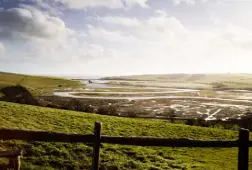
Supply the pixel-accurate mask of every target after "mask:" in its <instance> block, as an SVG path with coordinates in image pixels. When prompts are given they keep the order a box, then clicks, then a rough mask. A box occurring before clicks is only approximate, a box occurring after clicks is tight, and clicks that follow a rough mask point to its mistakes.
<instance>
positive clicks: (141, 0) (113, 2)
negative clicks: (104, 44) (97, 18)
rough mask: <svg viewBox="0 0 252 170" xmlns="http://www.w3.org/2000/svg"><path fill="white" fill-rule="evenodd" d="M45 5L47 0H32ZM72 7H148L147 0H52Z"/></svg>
mask: <svg viewBox="0 0 252 170" xmlns="http://www.w3.org/2000/svg"><path fill="white" fill-rule="evenodd" d="M33 1H36V2H38V3H40V4H41V5H43V6H45V4H46V2H48V1H47V0H33ZM53 1H54V2H59V3H62V4H64V5H66V6H67V7H69V8H73V9H83V8H87V7H107V8H112V9H113V8H125V7H126V8H127V7H133V6H135V5H139V6H141V7H144V8H146V7H148V5H147V1H148V0H53Z"/></svg>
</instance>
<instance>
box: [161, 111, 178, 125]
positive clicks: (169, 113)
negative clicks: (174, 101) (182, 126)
mask: <svg viewBox="0 0 252 170" xmlns="http://www.w3.org/2000/svg"><path fill="white" fill-rule="evenodd" d="M163 114H164V116H167V118H168V119H170V120H171V123H174V121H175V117H176V112H175V110H174V109H172V108H165V109H164V113H163Z"/></svg>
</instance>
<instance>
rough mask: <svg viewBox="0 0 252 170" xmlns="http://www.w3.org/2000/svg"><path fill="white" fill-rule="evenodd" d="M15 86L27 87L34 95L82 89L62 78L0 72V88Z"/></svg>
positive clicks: (79, 84) (74, 82)
mask: <svg viewBox="0 0 252 170" xmlns="http://www.w3.org/2000/svg"><path fill="white" fill-rule="evenodd" d="M17 84H18V85H22V86H25V87H27V88H28V89H29V90H30V91H31V92H32V93H33V94H35V95H40V94H44V93H49V92H51V91H52V90H53V89H55V88H77V87H83V84H81V83H80V82H79V81H73V80H68V79H63V78H56V77H43V76H30V75H22V74H14V73H4V72H0V88H3V87H6V86H9V85H17Z"/></svg>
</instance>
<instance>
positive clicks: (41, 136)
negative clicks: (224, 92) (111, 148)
mask: <svg viewBox="0 0 252 170" xmlns="http://www.w3.org/2000/svg"><path fill="white" fill-rule="evenodd" d="M101 128H102V123H100V122H96V123H95V129H94V133H93V134H84V135H82V134H66V133H56V132H46V131H28V130H11V129H0V139H1V140H24V141H43V142H71V143H72V142H74V143H92V144H93V156H92V170H98V169H99V162H100V146H101V143H107V144H119V145H135V146H161V147H200V148H233V147H238V162H237V163H238V170H248V169H249V147H251V146H252V141H250V140H249V130H247V129H243V128H242V129H240V130H239V139H237V140H192V139H187V138H178V139H171V138H157V137H120V136H105V135H101Z"/></svg>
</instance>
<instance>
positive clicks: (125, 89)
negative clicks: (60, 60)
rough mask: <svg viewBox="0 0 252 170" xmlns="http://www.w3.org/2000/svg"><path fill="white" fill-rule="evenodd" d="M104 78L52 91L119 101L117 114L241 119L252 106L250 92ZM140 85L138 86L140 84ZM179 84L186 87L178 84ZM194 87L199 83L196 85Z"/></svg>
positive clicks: (72, 95) (63, 94)
mask: <svg viewBox="0 0 252 170" xmlns="http://www.w3.org/2000/svg"><path fill="white" fill-rule="evenodd" d="M115 82H116V81H113V82H112V83H111V82H110V81H103V80H97V81H93V82H91V83H90V82H86V81H85V82H83V83H86V85H87V87H86V88H85V89H81V90H79V91H76V90H75V91H55V92H54V95H56V96H61V97H72V98H82V99H97V100H106V99H114V100H118V102H120V101H121V100H126V101H128V102H124V103H122V104H121V105H120V106H119V107H120V109H119V112H120V113H119V114H123V113H124V112H125V111H126V110H128V109H129V108H141V109H142V110H144V112H145V114H143V113H142V114H143V115H142V117H144V116H151V117H157V118H158V117H160V118H161V117H165V116H166V117H167V114H166V110H167V109H170V110H171V109H172V110H174V112H175V115H176V117H179V118H199V117H200V118H203V119H205V120H215V119H222V120H226V119H228V118H240V117H241V116H242V115H243V114H244V113H245V112H246V111H247V110H248V109H249V108H250V107H251V106H252V91H248V90H221V91H220V90H219V91H216V90H213V89H208V88H207V89H203V90H202V89H196V88H194V89H192V88H176V87H171V84H169V83H167V82H166V83H164V82H162V83H157V82H156V83H155V82H153V81H151V82H148V81H144V82H143V81H142V82H140V81H138V82H134V81H117V82H116V83H115ZM140 86H141V87H140ZM181 86H186V85H185V84H184V85H181ZM197 86H200V85H199V84H197Z"/></svg>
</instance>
